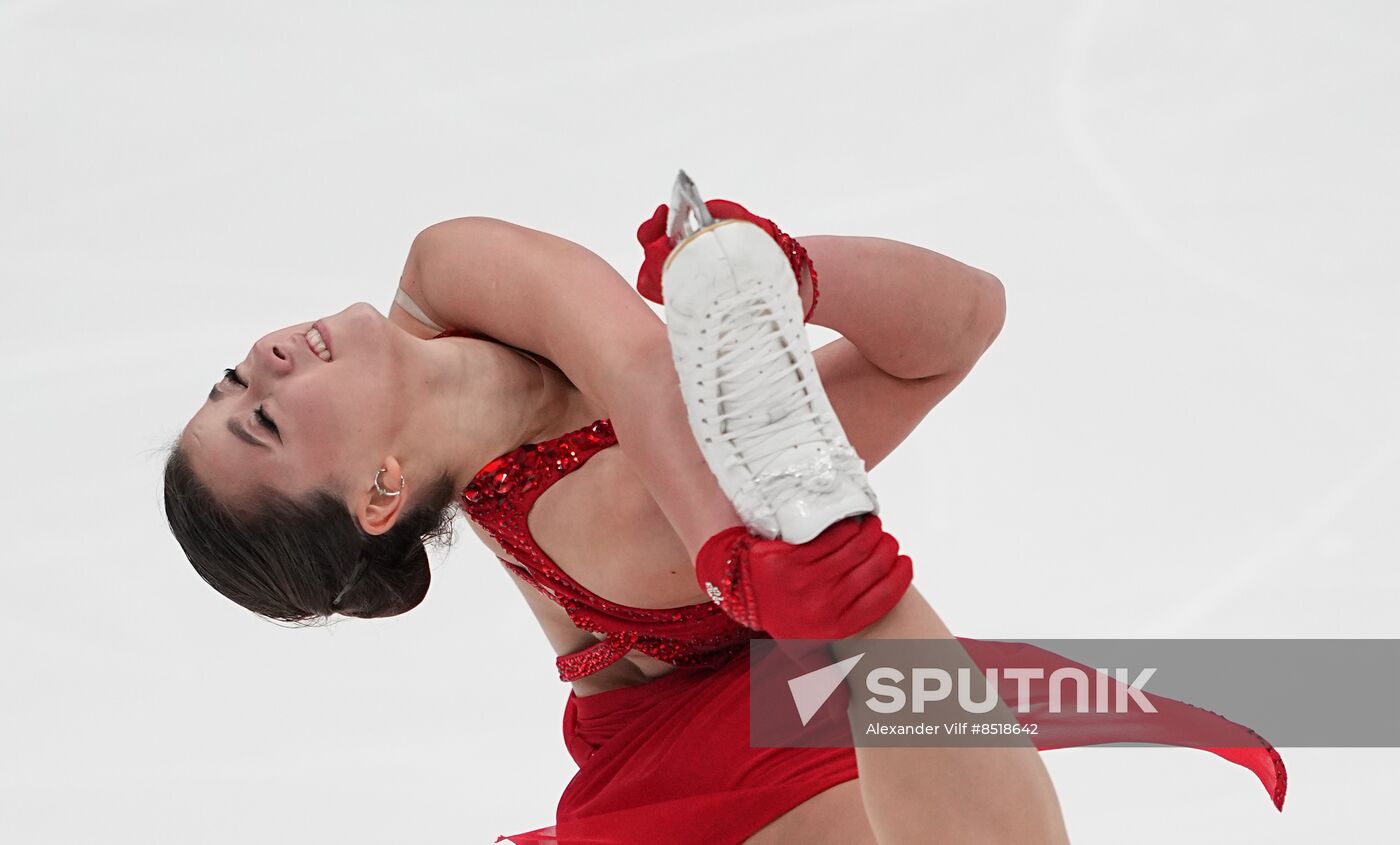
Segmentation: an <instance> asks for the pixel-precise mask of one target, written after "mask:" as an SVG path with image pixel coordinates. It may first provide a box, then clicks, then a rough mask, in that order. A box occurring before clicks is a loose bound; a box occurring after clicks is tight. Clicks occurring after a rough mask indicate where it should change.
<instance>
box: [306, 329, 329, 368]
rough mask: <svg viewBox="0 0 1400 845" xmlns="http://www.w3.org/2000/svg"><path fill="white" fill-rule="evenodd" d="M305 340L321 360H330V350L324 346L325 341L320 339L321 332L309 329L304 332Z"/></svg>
mask: <svg viewBox="0 0 1400 845" xmlns="http://www.w3.org/2000/svg"><path fill="white" fill-rule="evenodd" d="M306 342H307V343H309V344H310V345H311V351H313V352H315V353H316V355H317V357H319V358H320V359H321V360H322V361H330V360H331V351H330V350H329V349H327V348H326V342H325V341H324V340H322V339H321V333H320V332H318V331H316V330H315V329H311V330H310V331H308V332H307V333H306Z"/></svg>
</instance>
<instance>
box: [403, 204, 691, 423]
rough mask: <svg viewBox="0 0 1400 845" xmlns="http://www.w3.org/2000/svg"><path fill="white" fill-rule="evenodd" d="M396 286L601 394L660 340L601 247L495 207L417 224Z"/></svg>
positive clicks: (428, 308) (444, 320)
mask: <svg viewBox="0 0 1400 845" xmlns="http://www.w3.org/2000/svg"><path fill="white" fill-rule="evenodd" d="M401 286H402V287H403V288H404V290H405V292H406V293H408V295H409V296H410V297H412V298H413V299H414V300H415V301H416V302H417V303H418V305H419V306H420V307H421V308H422V309H423V311H424V312H425V313H426V314H427V315H428V316H429V317H430V318H431V319H432V320H433V321H434V322H436V323H439V324H441V325H444V326H448V327H451V328H454V329H465V330H469V331H473V332H478V333H481V334H485V335H487V336H489V337H491V338H494V339H496V340H499V341H501V342H503V343H508V344H510V345H512V346H517V347H519V348H521V349H526V350H529V351H531V352H535V353H537V354H540V355H543V356H544V357H546V358H548V359H550V360H551V361H553V362H554V363H555V364H557V365H558V366H559V367H560V369H562V370H563V371H564V373H565V374H566V375H567V376H568V377H569V379H570V380H571V381H572V382H573V383H574V384H575V385H577V386H578V388H579V389H580V390H583V391H584V392H585V393H586V394H589V395H591V396H593V397H595V398H599V399H601V398H602V396H601V393H602V391H603V388H604V386H605V385H606V384H608V378H609V373H611V372H614V371H616V370H617V369H618V368H621V367H626V366H628V363H629V362H631V361H636V360H637V357H638V356H640V355H649V354H651V353H652V351H654V350H655V349H656V348H657V343H658V342H663V343H664V341H665V326H664V324H663V323H662V322H661V320H660V319H659V318H658V317H657V316H656V314H655V312H653V311H652V310H651V308H650V307H649V306H648V305H647V304H646V302H645V301H643V299H642V298H641V297H640V296H639V295H638V294H637V293H636V291H635V290H633V289H632V286H631V285H630V284H628V283H627V280H626V279H624V278H622V276H621V275H619V274H618V272H617V271H616V270H614V269H613V268H612V266H611V265H609V264H608V263H607V262H606V261H604V260H603V259H602V258H601V257H600V256H598V255H597V254H595V253H594V252H592V251H590V250H589V249H587V248H585V247H583V246H581V245H579V244H576V243H574V242H572V241H569V240H567V239H565V238H561V237H557V236H555V235H551V234H548V233H547V232H541V231H538V230H535V229H530V228H528V227H525V226H520V225H518V224H515V223H510V222H507V221H505V220H498V219H496V218H492V217H461V218H457V219H455V220H447V221H444V222H442V223H437V224H434V225H432V226H429V227H428V228H427V229H424V230H423V231H422V232H420V233H419V234H418V236H417V237H416V238H415V239H414V242H413V247H412V249H411V250H410V251H409V257H408V261H407V263H406V265H405V268H404V278H403V281H402V283H401Z"/></svg>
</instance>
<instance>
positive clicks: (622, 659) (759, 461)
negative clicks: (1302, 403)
mask: <svg viewBox="0 0 1400 845" xmlns="http://www.w3.org/2000/svg"><path fill="white" fill-rule="evenodd" d="M687 182H688V180H684V181H682V182H681V183H680V184H679V185H678V189H677V192H676V194H675V197H674V198H673V202H672V205H671V207H670V208H669V209H668V207H667V206H665V205H663V206H661V207H660V208H658V209H657V213H656V215H654V216H653V218H652V219H651V220H649V221H647V222H646V223H644V224H643V225H642V227H641V229H639V232H638V237H639V240H641V241H642V243H643V246H644V248H645V249H646V253H647V260H646V263H645V264H644V265H643V267H642V270H641V272H640V274H639V282H638V287H639V289H640V290H641V291H642V293H643V294H644V295H647V296H648V297H649V298H652V299H654V300H657V301H662V300H663V299H664V297H663V295H662V294H663V290H662V289H663V287H664V286H663V284H662V278H663V276H664V278H665V279H666V282H667V283H668V284H671V285H672V286H673V287H675V288H676V291H677V292H676V294H675V296H673V297H672V299H671V301H668V302H667V303H666V305H667V313H668V323H670V325H671V332H672V333H671V336H670V337H668V334H667V326H666V325H663V324H662V323H661V321H659V320H658V319H657V318H656V316H655V314H654V313H653V312H652V311H651V310H650V309H649V308H648V307H646V306H645V305H644V304H643V303H642V302H641V301H640V300H639V299H638V298H637V296H636V295H635V294H634V293H633V292H632V291H631V290H630V289H629V286H628V285H627V284H626V282H625V281H624V280H622V279H621V277H619V276H618V274H617V273H616V272H615V271H614V270H613V269H612V268H611V267H610V266H608V265H607V264H606V263H605V262H604V261H603V260H602V259H600V258H599V257H598V256H596V255H594V254H593V253H591V252H589V251H588V250H586V249H584V248H583V247H581V246H578V245H576V244H573V243H570V242H568V241H565V240H563V239H560V238H557V237H554V236H551V235H548V234H545V233H543V232H538V231H534V230H530V229H527V228H524V227H521V226H517V225H514V224H511V223H507V222H505V221H501V220H495V219H490V218H480V217H477V218H463V219H458V220H452V221H447V222H445V223H439V224H437V225H434V226H431V227H429V228H428V229H426V230H424V231H423V232H422V233H420V235H419V236H418V237H417V238H416V239H415V241H414V243H413V245H412V247H411V249H410V251H409V255H408V259H407V262H406V265H405V268H404V273H403V277H402V279H401V282H400V287H399V289H398V291H397V292H396V294H395V302H394V305H393V307H392V308H391V309H390V313H389V317H388V318H387V319H385V318H384V317H382V316H381V315H380V314H379V313H378V312H377V311H375V310H374V309H373V308H372V307H371V306H369V305H366V304H363V303H358V304H356V305H352V306H351V307H349V308H347V309H346V310H344V311H342V312H340V313H338V314H335V315H332V316H331V317H327V318H323V319H321V320H318V321H316V322H314V323H304V324H299V325H296V326H291V327H288V328H285V329H281V330H278V331H275V332H273V333H271V334H269V335H266V336H264V337H263V338H261V339H259V340H258V341H257V342H256V343H254V345H253V347H252V349H251V350H250V351H249V354H248V355H247V357H245V359H244V360H243V361H240V362H238V364H237V366H235V367H232V368H230V369H228V370H226V371H225V374H224V378H223V379H222V380H221V381H219V382H218V383H217V384H216V385H215V386H214V387H213V389H212V390H211V391H210V394H209V397H208V399H207V400H206V401H205V403H204V404H203V405H202V406H201V407H200V409H199V410H198V412H197V413H196V414H195V416H194V418H193V419H192V420H191V421H190V422H189V424H188V425H187V426H186V427H185V429H184V431H183V432H182V434H181V437H180V439H179V441H178V444H177V445H176V447H175V448H174V449H173V451H172V454H171V456H170V459H169V461H168V463H167V466H166V473H165V505H166V512H167V516H168V518H169V521H170V525H171V528H172V531H173V532H174V534H175V536H176V538H177V539H178V541H179V542H180V544H181V546H182V548H183V549H184V551H185V553H186V555H187V557H188V558H189V559H190V562H191V563H192V564H193V565H194V567H195V569H196V571H198V572H199V574H200V575H201V576H202V577H203V578H204V579H205V580H206V581H207V582H209V583H210V584H211V585H212V586H213V587H214V588H215V589H217V590H218V591H219V592H221V593H222V594H224V595H225V596H226V597H228V598H230V599H232V600H233V601H235V602H237V603H239V604H240V605H242V606H244V607H246V608H248V609H250V610H252V611H254V612H256V613H259V614H261V615H264V616H267V617H270V618H273V619H279V620H288V621H299V620H313V619H320V618H326V617H329V616H332V615H334V614H337V613H339V614H341V615H345V616H358V617H366V618H369V617H380V616H390V615H395V614H398V613H404V612H407V611H408V610H411V609H412V608H414V607H415V606H417V604H418V603H419V602H421V601H422V599H423V597H424V595H425V594H426V592H427V589H428V585H429V582H430V573H429V569H428V558H427V555H426V551H425V547H424V544H425V543H426V542H431V541H433V540H438V539H441V538H443V537H445V536H446V534H447V533H448V531H449V526H450V522H451V519H452V515H453V512H454V505H456V506H460V508H461V509H462V510H463V511H464V512H465V513H466V515H467V516H468V517H469V518H470V520H471V526H472V529H473V531H474V532H475V533H476V534H477V535H478V536H479V537H480V539H481V540H482V541H483V542H484V543H485V544H486V545H487V546H488V547H489V548H491V549H492V551H493V552H494V553H495V554H496V556H497V557H498V559H499V560H500V561H501V562H502V564H503V565H504V567H505V569H506V571H507V572H508V573H509V574H510V575H511V577H513V578H514V579H515V581H516V583H517V585H518V586H519V587H520V589H521V593H522V595H523V596H524V598H525V601H526V604H527V605H528V606H529V607H530V609H531V610H532V612H533V613H534V614H535V616H536V618H537V619H538V620H539V622H540V624H541V626H542V628H543V629H544V631H545V633H546V635H547V636H548V638H549V640H550V642H551V643H552V644H553V646H554V647H555V649H556V651H557V653H558V654H559V658H558V661H557V663H558V669H559V673H560V677H561V678H562V679H563V680H566V681H569V682H571V683H572V684H573V690H572V692H571V694H570V696H569V699H568V703H567V706H566V710H565V718H564V730H565V741H566V745H567V747H568V750H569V752H570V754H571V755H572V756H573V757H574V759H575V760H576V761H577V762H578V764H579V767H580V770H579V773H578V774H577V775H576V776H575V778H574V779H573V781H571V783H570V784H569V786H568V787H567V789H566V790H565V793H564V795H563V796H562V797H561V799H560V802H559V807H558V811H557V820H556V822H557V823H556V824H555V825H553V826H551V827H548V828H544V829H542V830H538V831H533V832H531V833H526V834H518V835H515V836H512V837H509V838H510V840H511V841H513V842H516V843H527V842H568V843H631V842H674V843H690V842H694V843H722V842H734V843H737V842H749V843H757V844H758V845H762V843H779V842H794V841H797V842H813V843H823V842H829V843H855V842H877V841H878V842H882V843H889V842H922V841H929V840H931V839H935V838H937V839H944V840H947V841H957V842H1063V841H1066V839H1067V837H1066V834H1065V830H1064V825H1063V821H1062V820H1061V818H1060V812H1059V808H1058V804H1057V801H1056V799H1055V795H1054V791H1053V788H1052V786H1051V784H1050V781H1049V778H1048V776H1047V774H1046V772H1045V770H1044V767H1043V765H1042V764H1041V762H1040V761H1039V759H1038V757H1037V755H1036V753H1035V749H1034V748H1032V747H1029V745H1028V746H1026V747H1020V748H976V749H957V748H860V749H850V748H772V749H765V748H750V747H749V737H748V686H747V671H748V665H747V664H748V662H747V659H746V658H745V656H744V654H745V646H746V644H747V642H748V640H749V639H750V638H752V637H755V636H765V635H766V634H765V633H764V631H766V632H767V633H769V634H772V635H775V636H798V637H808V636H811V637H821V638H836V637H849V636H862V637H889V638H941V639H947V638H951V637H952V635H951V633H949V632H948V631H947V629H946V627H944V626H943V624H942V622H941V621H940V620H939V619H938V617H937V616H936V614H934V612H933V610H932V609H931V608H930V607H929V605H928V604H927V602H925V601H924V600H923V598H922V597H921V596H920V595H919V594H918V592H917V590H915V589H914V588H912V587H911V586H910V585H909V581H910V578H911V571H910V561H909V558H908V557H907V556H903V555H899V554H898V545H897V543H896V542H895V541H894V539H893V538H892V537H891V536H890V535H889V534H888V533H886V532H884V530H883V528H882V526H881V525H880V521H879V517H878V516H877V515H875V513H874V511H875V501H874V495H873V493H871V492H870V490H869V488H868V485H866V484H865V483H864V472H863V467H860V466H858V464H859V463H860V461H861V459H863V463H864V466H866V467H868V466H873V465H874V464H876V463H878V462H879V461H880V460H882V459H883V458H884V457H885V456H886V455H888V454H889V453H890V451H891V450H892V449H893V448H894V447H895V446H896V445H898V444H899V443H900V442H901V441H902V440H903V439H904V438H905V437H906V436H907V435H908V434H909V432H910V431H912V430H913V428H914V427H915V426H916V425H917V424H918V422H919V420H921V419H922V418H923V416H924V415H925V414H927V413H928V411H929V410H930V409H931V408H932V407H933V406H934V405H935V404H937V403H938V402H939V401H940V400H941V399H942V398H943V397H944V396H946V395H947V394H948V393H949V392H950V391H951V390H952V389H953V388H954V387H955V386H957V384H958V383H959V382H960V381H961V380H962V379H963V378H965V377H966V375H967V374H968V372H969V371H970V369H971V368H972V366H973V365H974V364H975V363H976V361H977V360H978V358H979V357H980V356H981V354H982V353H983V352H984V351H985V350H986V349H987V347H988V346H989V344H990V343H991V342H992V341H993V340H994V339H995V337H996V335H997V334H998V332H999V331H1000V329H1001V325H1002V319H1003V310H1004V305H1003V294H1002V288H1001V285H1000V283H999V282H998V281H997V280H996V279H995V278H994V277H992V276H991V275H990V274H987V273H985V272H983V271H980V270H977V269H974V268H972V267H969V266H967V265H964V264H962V263H960V262H957V261H955V260H953V259H951V258H947V257H945V256H942V255H939V254H937V253H934V252H931V251H929V250H925V249H922V248H920V247H916V246H912V245H909V244H903V243H898V242H895V241H890V240H884V239H879V238H858V237H840V236H804V237H803V238H802V239H801V242H800V244H799V243H798V242H797V241H796V240H794V239H791V238H788V237H787V236H786V235H784V234H782V233H781V232H780V231H778V230H777V228H776V227H775V226H773V225H772V223H771V222H769V221H766V220H763V219H762V218H757V217H754V216H753V215H750V214H749V213H748V212H747V211H745V210H744V209H742V208H741V207H740V206H737V205H735V204H733V203H725V202H723V201H718V200H716V201H711V202H710V203H708V204H702V203H700V202H699V200H698V197H697V196H696V195H695V193H694V191H693V186H689V185H688V184H687ZM692 211H693V212H694V213H695V214H696V216H697V217H698V218H700V220H701V222H702V223H708V224H709V225H707V226H706V228H704V229H701V230H700V231H699V232H694V233H688V232H686V231H685V229H684V227H681V226H679V225H677V223H678V221H679V220H681V219H682V218H683V217H684V216H685V215H686V214H687V213H688V212H692ZM711 213H713V214H714V216H715V217H720V218H723V219H722V220H721V221H720V222H719V223H715V222H714V221H713V219H711V218H709V217H708V215H709V214H711ZM727 222H732V223H733V224H734V225H733V226H730V227H727V228H728V231H726V227H725V226H724V225H723V224H724V223H727ZM750 224H756V225H750ZM745 229H747V230H748V231H743V230H745ZM760 230H761V231H762V232H765V233H766V235H767V236H769V237H771V238H772V239H773V240H775V241H777V243H778V244H779V245H780V246H781V252H778V253H777V254H778V255H779V256H780V257H782V256H786V258H787V259H788V260H789V261H790V265H789V266H788V267H786V268H783V267H781V266H780V265H779V266H777V267H776V269H775V265H774V263H773V261H772V257H773V251H772V248H771V242H770V244H769V252H768V253H767V254H766V255H765V254H764V252H763V250H762V249H761V248H759V247H757V246H756V245H755V244H756V242H755V241H754V240H753V238H752V237H751V236H752V234H753V232H754V231H760ZM682 236H684V237H682ZM678 244H681V247H683V248H678ZM726 250H727V252H726ZM668 258H672V259H673V260H672V261H671V263H670V264H666V260H667V259H668ZM817 264H820V266H821V268H822V273H821V276H820V280H821V282H820V284H821V287H820V308H816V305H817V301H818V290H817V280H818V277H817V274H816V272H815V266H816V265H817ZM784 274H785V282H784V281H783V279H784ZM714 284H727V285H728V289H727V292H725V293H723V294H718V293H716V294H715V295H714V296H711V295H710V291H709V288H710V286H712V285H714ZM707 301H708V304H711V305H712V306H714V307H711V308H710V309H709V310H707V309H706V308H705V307H704V306H705V305H706V304H707ZM794 315H796V317H797V319H796V322H797V325H796V327H795V329H794V328H793V326H792V325H791V323H792V322H794V320H793V317H794ZM804 317H805V318H808V319H811V320H812V321H813V322H818V323H819V324H821V325H826V326H828V327H830V328H832V329H834V330H836V331H837V332H839V333H840V334H841V335H842V337H841V338H840V339H838V340H836V341H834V342H832V343H830V344H828V345H826V346H824V347H822V348H821V349H818V350H816V351H815V353H811V352H807V351H806V348H805V340H804V341H800V342H799V341H797V337H798V333H800V332H801V325H800V322H801V319H802V318H804ZM784 321H786V325H785V324H784ZM720 336H722V337H720ZM678 369H680V371H681V372H682V374H683V375H682V376H681V378H680V379H678V376H677V370H678ZM692 369H693V370H694V372H693V373H692V372H691V371H692ZM817 373H819V374H820V381H819V382H818V381H817V378H816V374H817ZM686 374H691V375H695V376H696V377H695V379H694V380H693V382H692V383H690V384H682V386H681V389H678V381H679V382H682V383H683V382H685V381H686V379H685V375H686ZM822 386H824V388H825V390H824V392H823V391H822V390H821V387H822ZM707 401H708V402H709V403H710V405H709V407H708V408H706V406H705V403H706V402H707ZM835 415H839V417H840V421H839V425H837V424H836V423H835ZM833 426H835V428H833ZM613 446H620V448H611V447H613ZM852 454H858V455H859V459H856V461H855V462H854V463H853V462H852V461H851V456H852ZM731 497H732V499H733V501H731ZM602 503H606V504H602ZM741 514H742V518H741ZM546 550H548V551H547V552H546ZM1134 738H1140V736H1139V737H1134ZM1108 741H1114V738H1112V737H1110V738H1105V737H1104V735H1102V733H1100V734H1093V733H1092V732H1090V733H1082V734H1080V735H1078V736H1077V737H1075V738H1074V739H1072V740H1067V741H1065V742H1062V743H1061V744H1062V745H1063V744H1090V743H1096V742H1108ZM1148 741H1157V740H1151V739H1149V740H1148ZM1160 741H1173V740H1171V739H1163V740H1160ZM1181 744H1189V743H1181ZM1042 747H1043V746H1042ZM1052 747H1053V746H1052ZM1212 750H1216V749H1212ZM1269 752H1270V753H1272V749H1269ZM1217 753H1221V752H1219V751H1217ZM1222 756H1227V757H1230V755H1226V754H1222ZM1276 758H1277V755H1276V754H1272V756H1271V757H1269V758H1268V759H1267V760H1266V761H1265V762H1264V763H1260V762H1259V761H1258V758H1257V757H1250V758H1249V759H1248V760H1246V759H1245V755H1243V754H1241V755H1236V757H1231V759H1235V761H1236V762H1241V763H1243V764H1245V765H1248V766H1250V768H1251V769H1253V770H1254V771H1255V772H1256V774H1258V775H1259V776H1260V778H1261V780H1264V781H1265V785H1266V787H1270V788H1271V789H1273V790H1274V793H1275V800H1276V802H1281V800H1282V788H1283V781H1282V768H1281V763H1279V764H1278V766H1277V767H1276V768H1269V769H1268V771H1267V774H1268V776H1269V777H1266V774H1265V769H1266V768H1267V767H1268V765H1270V764H1272V763H1273V762H1274V761H1275V760H1276ZM1270 777H1271V778H1272V780H1270Z"/></svg>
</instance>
